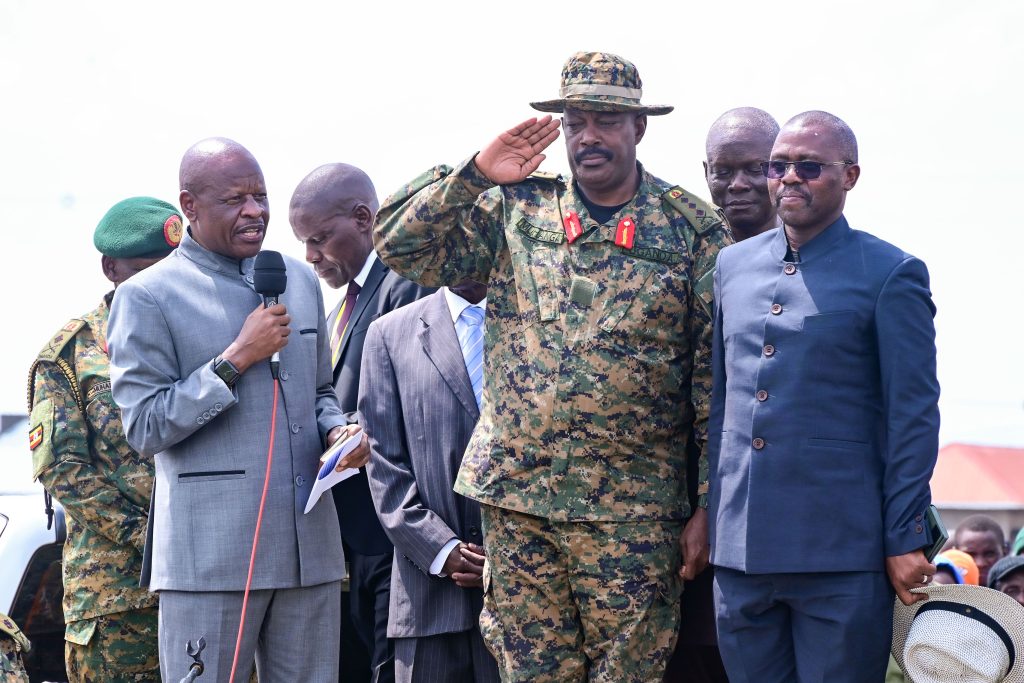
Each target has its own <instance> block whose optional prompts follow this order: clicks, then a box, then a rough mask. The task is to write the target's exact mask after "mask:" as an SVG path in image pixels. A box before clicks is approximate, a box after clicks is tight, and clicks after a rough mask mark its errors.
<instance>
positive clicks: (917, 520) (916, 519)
mask: <svg viewBox="0 0 1024 683" xmlns="http://www.w3.org/2000/svg"><path fill="white" fill-rule="evenodd" d="M922 519H924V517H922V516H921V515H918V516H917V517H914V521H915V522H920V521H921V520H922Z"/></svg>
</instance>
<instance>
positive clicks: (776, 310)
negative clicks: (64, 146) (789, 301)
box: [771, 304, 782, 315]
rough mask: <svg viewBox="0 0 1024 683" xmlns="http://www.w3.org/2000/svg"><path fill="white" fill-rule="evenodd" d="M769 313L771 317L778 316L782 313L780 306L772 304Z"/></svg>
mask: <svg viewBox="0 0 1024 683" xmlns="http://www.w3.org/2000/svg"><path fill="white" fill-rule="evenodd" d="M771 311H772V315H778V314H779V313H782V304H772V308H771Z"/></svg>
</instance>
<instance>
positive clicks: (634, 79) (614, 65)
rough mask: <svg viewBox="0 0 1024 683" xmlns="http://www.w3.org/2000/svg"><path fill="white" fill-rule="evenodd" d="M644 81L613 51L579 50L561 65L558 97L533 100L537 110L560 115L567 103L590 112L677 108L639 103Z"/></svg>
mask: <svg viewBox="0 0 1024 683" xmlns="http://www.w3.org/2000/svg"><path fill="white" fill-rule="evenodd" d="M642 92H643V83H642V82H641V81H640V73H639V72H638V71H637V70H636V67H635V66H633V63H632V62H630V61H629V60H626V59H623V58H622V57H619V56H618V55H613V54H611V53H610V52H577V53H576V54H574V55H573V56H572V57H569V61H567V62H566V63H565V66H564V67H562V87H561V88H559V90H558V95H559V98H558V99H557V100H546V101H544V102H531V103H530V106H531V107H533V108H534V109H536V110H537V111H544V112H550V113H554V114H561V113H562V112H564V111H565V108H566V106H569V107H573V108H576V109H586V110H590V111H633V112H637V113H639V114H650V115H651V116H660V115H661V114H667V113H669V112H670V111H672V110H673V109H674V108H675V107H671V106H668V105H664V104H652V105H643V104H640V95H641V94H642Z"/></svg>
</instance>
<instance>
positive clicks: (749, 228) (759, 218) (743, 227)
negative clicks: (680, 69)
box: [704, 107, 782, 242]
mask: <svg viewBox="0 0 1024 683" xmlns="http://www.w3.org/2000/svg"><path fill="white" fill-rule="evenodd" d="M778 134H779V124H778V122H776V121H775V119H774V118H772V115H771V114H769V113H768V112H766V111H762V110H761V109H756V108H754V107H740V108H738V109H730V110H729V111H727V112H725V113H724V114H722V115H721V116H719V117H718V119H717V120H716V121H715V122H714V123H713V124H711V129H710V130H709V131H708V137H707V142H706V144H705V151H706V153H707V159H706V160H705V161H704V177H705V178H706V179H707V181H708V189H709V190H710V191H711V201H713V202H714V203H715V204H717V205H718V206H719V207H721V209H722V211H724V212H725V217H726V218H727V219H728V220H729V228H730V229H731V230H732V234H733V237H735V238H736V241H737V242H741V241H743V240H745V239H747V238H748V237H753V236H754V235H760V234H761V233H762V232H766V231H768V230H771V229H772V228H778V227H781V225H782V224H781V223H780V222H779V219H778V216H777V215H776V211H775V204H774V202H772V199H771V197H769V196H768V179H767V178H766V177H765V176H764V172H763V170H762V168H761V164H762V163H764V162H766V161H768V157H769V156H770V155H771V151H772V144H774V143H775V136H776V135H778Z"/></svg>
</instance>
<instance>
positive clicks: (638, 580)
mask: <svg viewBox="0 0 1024 683" xmlns="http://www.w3.org/2000/svg"><path fill="white" fill-rule="evenodd" d="M481 517H482V522H483V531H484V550H485V552H486V554H487V558H488V560H487V564H486V566H485V571H484V607H483V611H482V612H481V613H480V630H481V633H482V634H483V637H484V641H485V642H486V643H487V646H488V648H490V650H491V653H492V654H493V655H494V658H495V659H496V660H497V662H498V669H499V670H500V671H501V679H502V680H503V681H529V682H530V683H546V682H547V681H558V682H559V683H562V682H570V681H594V682H601V683H627V682H637V683H639V682H644V683H646V682H652V683H653V682H656V681H657V682H660V681H661V679H662V676H663V675H664V672H665V666H666V665H667V663H668V660H669V658H670V657H671V655H672V650H673V648H674V647H675V643H676V636H677V633H678V630H679V598H680V596H681V594H682V589H683V582H682V579H681V578H680V577H679V574H678V571H679V566H680V561H681V558H680V551H679V534H680V532H681V531H682V522H666V521H650V522H552V521H549V520H547V519H544V518H540V517H534V516H532V515H526V514H522V513H519V512H513V511H511V510H504V509H501V508H496V507H492V506H489V505H481Z"/></svg>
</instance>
